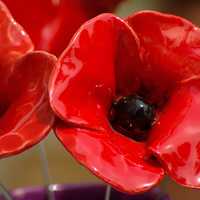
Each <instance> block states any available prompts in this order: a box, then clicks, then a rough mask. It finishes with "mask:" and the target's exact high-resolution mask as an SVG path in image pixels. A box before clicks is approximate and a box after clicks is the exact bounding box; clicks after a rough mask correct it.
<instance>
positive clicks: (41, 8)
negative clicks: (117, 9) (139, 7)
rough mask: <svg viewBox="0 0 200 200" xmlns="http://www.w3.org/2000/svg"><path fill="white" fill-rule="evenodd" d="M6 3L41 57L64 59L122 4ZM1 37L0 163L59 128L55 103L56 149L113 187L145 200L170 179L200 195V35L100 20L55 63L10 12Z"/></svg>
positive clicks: (146, 20)
mask: <svg viewBox="0 0 200 200" xmlns="http://www.w3.org/2000/svg"><path fill="white" fill-rule="evenodd" d="M116 1H117V0H116ZM5 2H6V3H7V5H8V6H9V8H11V11H12V12H13V13H14V15H15V16H16V18H17V19H18V20H19V22H21V23H22V24H23V25H24V27H25V28H27V30H28V31H29V33H30V35H31V37H32V38H33V41H34V43H35V44H36V48H39V49H45V50H47V51H50V52H53V53H56V54H57V55H58V54H59V53H60V52H61V51H62V50H63V48H64V47H65V46H66V45H67V43H68V41H69V38H70V37H71V35H72V33H73V32H74V30H75V29H76V28H77V27H79V26H80V24H81V23H82V22H84V21H86V20H87V19H88V18H90V17H92V16H94V15H96V14H97V13H99V12H102V11H105V10H110V9H113V7H114V5H115V4H113V2H114V3H116V2H115V1H104V0H103V1H101V2H97V1H93V0H79V1H78V0H77V1H76V0H73V1H72V0H68V1H67V0H60V1H59V0H52V1H50V0H49V1H47V0H45V1H39V0H35V1H25V0H20V1H19V2H18V3H17V4H16V5H15V4H14V5H13V4H12V3H11V1H9V0H5ZM117 2H118V1H117ZM27 3H28V4H29V5H28V6H30V7H31V9H30V10H28V9H24V6H25V5H26V4H27ZM83 3H84V4H83ZM83 8H84V9H83ZM66 9H67V11H66ZM74 10H76V11H77V12H74ZM22 11H24V15H21V12H22ZM27 16H30V18H27ZM67 19H68V20H67ZM0 27H1V29H0V41H1V46H0V77H1V78H0V86H1V87H0V133H1V134H0V156H1V157H3V156H8V155H12V154H15V153H18V152H21V151H23V150H25V149H26V148H28V147H30V146H32V145H33V144H36V143H37V142H39V141H40V140H41V139H42V138H43V137H44V136H45V135H46V134H47V133H48V131H49V129H50V128H51V127H52V126H53V123H54V114H53V112H52V110H51V108H50V106H49V98H50V104H51V107H52V109H53V111H54V113H56V115H57V117H58V118H60V119H59V120H56V122H55V123H54V126H55V132H56V135H57V137H58V138H59V140H60V141H61V142H62V143H63V144H64V146H65V147H66V149H67V150H68V151H70V152H71V153H72V155H73V156H74V157H75V158H76V159H77V160H78V161H79V162H80V163H81V164H83V165H84V166H86V167H87V168H88V169H89V170H91V171H92V172H93V173H94V174H95V175H97V176H98V177H100V178H102V179H103V180H105V181H106V182H108V183H109V184H111V185H112V186H113V187H115V188H117V189H119V190H122V191H124V192H130V193H135V192H143V191H145V190H148V189H150V188H151V187H153V186H154V185H156V184H157V183H158V182H159V181H160V180H161V179H162V178H163V176H164V171H165V172H166V173H167V174H169V175H170V176H171V177H172V178H173V179H174V180H175V181H176V182H178V183H180V184H182V185H185V186H188V187H193V188H200V181H199V180H200V170H199V169H200V160H199V159H200V142H199V141H200V140H199V137H198V136H199V132H200V123H199V113H200V98H199V97H200V81H199V74H200V68H199V62H200V53H199V52H200V29H199V28H197V27H196V26H194V25H193V24H191V23H190V22H189V21H187V20H185V19H182V18H180V17H176V16H172V15H166V14H161V13H158V12H151V11H143V12H139V13H136V14H134V15H133V16H130V17H129V18H128V19H126V20H122V19H120V18H118V17H116V16H114V15H112V14H102V15H99V16H97V17H96V18H93V19H92V20H90V21H88V22H86V23H85V24H83V25H82V26H81V27H80V29H79V30H78V32H77V33H76V34H75V35H74V37H73V38H72V40H71V42H70V43H69V45H68V47H67V49H66V50H65V51H64V52H63V54H62V55H61V56H60V58H59V59H58V61H57V60H56V58H55V57H54V56H52V55H50V54H48V53H46V52H42V51H33V45H32V42H31V40H30V38H29V36H28V35H27V34H26V33H25V31H24V30H23V28H22V27H21V26H20V25H19V24H17V23H16V22H15V21H14V20H13V18H12V17H11V15H10V13H9V11H8V10H7V8H6V7H5V6H4V4H3V3H0ZM52 70H53V71H52ZM50 74H52V75H51V79H50V84H49V76H50ZM48 89H49V91H48ZM48 92H49V94H48Z"/></svg>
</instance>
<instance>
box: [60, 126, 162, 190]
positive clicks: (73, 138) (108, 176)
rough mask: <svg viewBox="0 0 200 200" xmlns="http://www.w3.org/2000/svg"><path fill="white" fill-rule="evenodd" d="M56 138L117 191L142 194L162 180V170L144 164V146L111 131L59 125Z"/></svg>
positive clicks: (148, 163)
mask: <svg viewBox="0 0 200 200" xmlns="http://www.w3.org/2000/svg"><path fill="white" fill-rule="evenodd" d="M57 125H58V124H57ZM56 134H57V137H58V138H59V140H60V141H61V142H62V143H63V144H64V146H65V148H66V149H67V150H68V151H69V152H70V153H72V155H73V156H74V157H75V158H76V159H77V160H78V161H79V162H80V163H81V164H82V165H84V166H85V167H87V168H88V169H89V170H90V171H91V172H92V173H94V174H95V175H97V176H98V177H100V178H101V179H103V180H104V181H106V182H107V183H109V184H111V185H112V186H113V187H115V188H116V189H118V190H120V191H123V192H129V193H136V192H144V191H146V190H148V189H150V188H151V187H153V186H155V184H157V183H158V182H159V181H160V179H161V178H162V177H163V174H164V173H163V170H162V168H159V167H156V166H153V165H151V164H150V162H148V161H145V153H146V148H145V144H143V143H137V142H134V141H133V140H129V139H128V138H126V137H124V136H122V135H120V134H118V133H116V132H113V131H112V130H109V129H108V130H107V131H94V130H86V129H82V128H68V127H67V126H66V125H65V124H62V123H60V124H59V125H58V126H57V128H56Z"/></svg>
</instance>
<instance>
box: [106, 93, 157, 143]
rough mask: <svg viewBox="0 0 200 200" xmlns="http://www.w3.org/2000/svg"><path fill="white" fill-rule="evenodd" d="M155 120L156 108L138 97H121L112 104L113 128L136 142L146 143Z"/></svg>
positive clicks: (111, 117) (111, 118)
mask: <svg viewBox="0 0 200 200" xmlns="http://www.w3.org/2000/svg"><path fill="white" fill-rule="evenodd" d="M154 119H155V108H154V106H152V105H150V104H148V103H146V102H145V101H144V100H143V99H142V98H141V97H139V96H137V95H130V96H124V97H120V98H118V99H117V100H115V101H114V102H113V104H112V108H111V111H110V122H111V124H112V127H113V128H114V129H115V130H116V131H118V132H120V133H122V134H123V135H125V136H128V137H130V138H132V139H134V140H136V141H145V140H146V139H147V138H148V130H149V129H150V128H151V127H152V124H153V122H154Z"/></svg>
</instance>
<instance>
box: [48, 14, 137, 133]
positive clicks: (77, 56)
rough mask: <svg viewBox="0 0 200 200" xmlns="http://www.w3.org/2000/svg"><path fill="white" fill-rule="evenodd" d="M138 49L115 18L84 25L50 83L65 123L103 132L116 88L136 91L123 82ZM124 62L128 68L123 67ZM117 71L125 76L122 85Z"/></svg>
mask: <svg viewBox="0 0 200 200" xmlns="http://www.w3.org/2000/svg"><path fill="white" fill-rule="evenodd" d="M130 49H132V50H133V51H129V50H130ZM136 49H137V38H136V37H135V35H134V33H133V32H132V31H131V30H130V29H129V27H128V26H127V25H126V24H125V23H124V22H123V21H122V20H120V19H119V18H117V17H115V16H114V15H111V14H103V15H99V16H98V17H96V18H94V19H92V20H90V21H89V22H87V23H86V24H84V25H83V26H82V27H81V28H80V30H79V31H78V32H77V34H76V35H75V36H74V38H73V39H72V41H71V43H70V45H69V46H68V48H67V49H66V50H65V52H64V53H63V55H62V56H61V58H60V59H59V62H58V64H57V68H56V70H55V71H54V73H53V77H52V80H51V84H50V102H51V106H52V108H53V110H54V111H55V112H56V113H57V114H58V115H59V116H60V117H61V118H62V119H64V120H65V121H68V122H72V123H75V124H78V125H81V126H87V127H90V128H94V129H102V128H103V127H104V125H105V123H107V115H108V110H109V108H110V104H111V103H112V100H113V98H114V97H115V92H116V88H117V89H118V88H120V89H121V87H120V85H123V86H127V88H126V89H124V90H127V89H129V90H131V89H132V88H135V85H133V84H130V83H129V85H128V84H126V85H125V84H124V83H123V80H124V79H125V78H126V75H128V76H129V77H130V73H131V70H132V68H133V66H134V63H135V62H136V60H138V54H137V51H136ZM122 50H123V52H122ZM119 52H122V56H121V57H120V55H119ZM125 60H126V62H124V63H127V65H122V63H123V61H125ZM121 65H122V66H121ZM130 66H131V67H132V68H131V67H130ZM122 68H123V70H120V69H122ZM125 68H126V69H127V70H125ZM118 71H119V72H120V71H121V76H122V77H123V78H121V79H122V81H121V82H120V80H118V79H119V78H115V73H118V74H119V72H118ZM129 80H130V79H129ZM118 81H119V84H118V85H119V87H118V85H116V82H118ZM120 83H121V84H120Z"/></svg>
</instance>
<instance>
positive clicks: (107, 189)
mask: <svg viewBox="0 0 200 200" xmlns="http://www.w3.org/2000/svg"><path fill="white" fill-rule="evenodd" d="M111 190H112V188H111V186H110V185H107V186H106V193H105V198H104V200H110V196H111Z"/></svg>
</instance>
